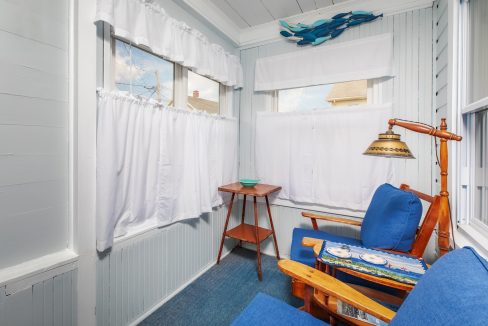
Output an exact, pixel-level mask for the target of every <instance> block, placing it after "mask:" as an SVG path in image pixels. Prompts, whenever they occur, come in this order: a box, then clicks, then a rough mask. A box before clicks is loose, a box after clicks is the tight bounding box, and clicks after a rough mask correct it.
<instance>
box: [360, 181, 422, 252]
mask: <svg viewBox="0 0 488 326" xmlns="http://www.w3.org/2000/svg"><path fill="white" fill-rule="evenodd" d="M421 217H422V203H421V202H420V199H419V198H418V197H417V196H416V195H415V194H413V193H411V192H408V191H404V190H401V189H398V188H395V187H393V186H392V185H390V184H388V183H385V184H383V185H381V186H379V187H378V189H376V192H375V193H374V195H373V199H372V200H371V203H370V204H369V207H368V210H367V211H366V215H365V216H364V220H363V224H362V226H361V241H362V242H363V245H364V246H366V247H368V248H382V249H393V250H398V251H405V252H407V251H409V250H410V249H412V243H413V241H414V240H415V233H416V231H417V227H418V225H419V222H420V218H421Z"/></svg>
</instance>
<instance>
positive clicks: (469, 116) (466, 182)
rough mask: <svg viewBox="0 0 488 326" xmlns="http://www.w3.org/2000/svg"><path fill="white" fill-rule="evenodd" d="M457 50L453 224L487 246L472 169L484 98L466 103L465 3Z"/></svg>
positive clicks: (487, 100) (486, 104)
mask: <svg viewBox="0 0 488 326" xmlns="http://www.w3.org/2000/svg"><path fill="white" fill-rule="evenodd" d="M457 9H458V12H457V19H458V24H457V26H458V37H459V39H458V43H459V46H458V51H457V53H456V54H457V65H458V66H457V74H458V76H459V78H458V79H457V85H456V86H457V93H458V99H457V103H455V104H457V105H453V108H454V112H453V116H454V117H455V119H456V120H457V123H458V126H460V133H461V135H462V136H463V142H461V143H460V144H458V145H457V149H456V150H457V153H458V154H459V155H458V160H457V162H456V163H457V165H458V168H457V170H458V173H459V176H458V178H457V180H456V182H457V183H458V184H457V186H456V188H455V199H456V202H457V203H459V204H458V205H457V207H456V209H455V212H457V216H458V220H457V225H458V226H459V227H460V228H461V230H463V231H464V232H465V233H467V235H468V236H469V237H470V238H471V239H472V240H474V241H475V242H477V243H481V244H486V243H488V225H485V224H483V223H482V222H481V221H478V220H477V219H476V218H475V217H474V216H475V194H474V189H473V188H474V186H475V169H476V166H475V165H476V157H475V152H476V148H475V147H476V143H475V139H476V138H475V137H476V128H475V122H476V120H475V114H476V113H477V112H480V111H483V110H488V96H487V97H485V98H482V99H479V100H477V101H475V102H472V103H468V91H469V85H468V74H469V67H470V65H469V60H470V56H469V39H470V38H469V37H470V17H469V1H468V0H463V1H460V2H459V4H458V8H457Z"/></svg>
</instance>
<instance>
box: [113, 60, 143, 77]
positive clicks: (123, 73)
mask: <svg viewBox="0 0 488 326" xmlns="http://www.w3.org/2000/svg"><path fill="white" fill-rule="evenodd" d="M143 74H144V71H142V70H141V69H139V68H137V67H136V66H132V67H131V64H130V57H129V56H123V55H120V54H117V55H116V56H115V81H116V82H119V83H129V82H130V81H131V80H134V79H137V78H140V77H141V76H142V75H143Z"/></svg>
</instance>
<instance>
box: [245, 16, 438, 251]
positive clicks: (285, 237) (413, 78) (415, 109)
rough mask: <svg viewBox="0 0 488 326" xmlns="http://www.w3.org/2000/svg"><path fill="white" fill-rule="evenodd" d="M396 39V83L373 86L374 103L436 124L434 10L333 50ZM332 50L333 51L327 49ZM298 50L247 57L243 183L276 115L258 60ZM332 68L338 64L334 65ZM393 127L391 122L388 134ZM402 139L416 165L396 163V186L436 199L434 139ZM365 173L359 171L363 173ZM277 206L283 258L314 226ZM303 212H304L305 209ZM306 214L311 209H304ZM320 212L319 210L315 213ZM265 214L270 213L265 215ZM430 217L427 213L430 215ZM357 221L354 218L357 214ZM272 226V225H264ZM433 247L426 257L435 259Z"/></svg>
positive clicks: (258, 51)
mask: <svg viewBox="0 0 488 326" xmlns="http://www.w3.org/2000/svg"><path fill="white" fill-rule="evenodd" d="M383 33H392V34H393V37H394V71H395V77H394V78H382V79H377V80H374V81H373V83H372V91H373V92H372V93H373V99H372V102H373V103H388V102H391V103H392V104H393V116H394V117H397V118H403V119H408V120H414V121H422V122H424V123H427V124H432V123H433V110H432V105H433V46H432V42H433V9H432V8H425V9H418V10H413V11H408V12H404V13H400V14H397V15H392V16H387V17H384V18H383V19H380V20H378V21H375V22H372V23H368V24H364V25H361V26H359V27H357V28H352V29H350V30H348V31H346V32H345V33H343V34H342V35H341V36H340V37H339V38H337V39H334V40H332V41H331V42H330V44H336V43H341V42H347V41H351V40H355V39H359V38H363V37H368V36H374V35H378V34H383ZM324 46H327V45H324ZM301 50H302V49H301V48H300V47H297V46H296V44H293V43H290V42H286V41H279V42H274V43H270V44H265V45H262V46H258V47H254V48H249V49H245V50H243V51H241V62H242V64H243V68H244V88H243V89H242V91H241V102H240V105H241V106H240V168H239V175H240V177H253V176H255V166H254V153H255V152H254V148H255V143H256V141H257V140H256V139H255V121H256V115H257V113H258V112H259V111H271V110H272V108H273V93H272V92H254V91H253V89H254V67H255V62H256V59H258V58H261V57H267V56H272V55H277V54H281V53H286V52H291V51H301ZM330 64H332V63H330ZM386 129H387V122H386V121H385V130H386ZM395 131H396V132H398V133H400V134H401V135H402V138H403V140H404V141H406V142H407V144H408V145H409V147H410V149H411V150H412V151H413V153H414V155H415V156H416V157H417V159H415V160H395V172H396V178H395V179H396V180H395V183H397V184H400V183H407V184H409V185H410V186H412V187H413V188H415V189H418V190H420V191H423V192H426V193H429V194H430V193H432V190H433V189H432V182H431V181H432V169H433V166H432V164H433V161H432V158H433V156H432V155H433V146H432V138H431V137H428V136H425V135H420V134H417V133H413V132H410V131H406V130H405V129H402V128H395ZM358 168H359V167H358ZM290 206H292V207H287V206H278V205H273V208H272V211H273V212H276V213H275V216H274V223H275V227H276V229H277V234H278V239H279V247H280V249H281V252H282V254H283V256H286V254H287V253H288V252H289V244H290V243H291V234H292V230H293V228H294V227H298V226H306V227H308V228H311V226H310V224H309V223H310V222H309V221H303V218H302V217H301V215H300V212H301V211H302V210H303V209H300V208H297V207H298V206H296V205H295V207H293V206H294V204H293V203H290ZM302 208H303V207H302ZM304 208H306V206H304ZM314 209H316V208H314ZM261 210H262V211H263V212H265V210H264V208H263V209H261ZM424 211H425V210H424ZM351 215H353V214H351ZM263 223H266V219H263ZM322 227H323V228H324V229H326V230H328V231H331V232H335V233H337V234H341V235H353V234H357V230H354V229H351V228H349V227H343V226H339V225H335V226H332V225H328V224H325V225H324V224H322ZM432 245H433V242H432V241H431V245H430V246H429V248H428V250H427V254H426V258H427V260H429V259H433V258H434V257H433V253H434V250H433V246H432ZM263 248H264V250H265V252H266V253H271V254H274V250H273V248H272V246H270V244H269V241H268V243H266V244H265V245H264V247H263Z"/></svg>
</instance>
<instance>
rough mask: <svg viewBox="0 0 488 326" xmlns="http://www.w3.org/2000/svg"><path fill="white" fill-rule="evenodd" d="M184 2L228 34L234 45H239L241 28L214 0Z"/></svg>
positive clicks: (186, 0) (184, 0)
mask: <svg viewBox="0 0 488 326" xmlns="http://www.w3.org/2000/svg"><path fill="white" fill-rule="evenodd" d="M183 2H184V3H185V4H186V5H187V6H189V7H190V8H192V9H193V10H194V11H195V12H196V13H197V14H199V15H200V16H201V17H202V18H204V19H205V20H206V21H207V22H209V23H210V24H212V25H213V26H214V27H215V28H217V29H218V30H219V31H221V32H222V33H223V34H224V35H225V36H227V37H228V38H229V39H230V40H231V41H232V42H233V43H234V45H239V38H240V33H241V29H240V28H239V26H237V25H236V24H235V23H234V22H233V21H232V20H231V19H230V18H229V17H228V16H227V15H226V14H225V13H224V12H223V11H222V10H220V8H219V7H217V5H215V4H214V3H213V2H212V1H201V0H183Z"/></svg>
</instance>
